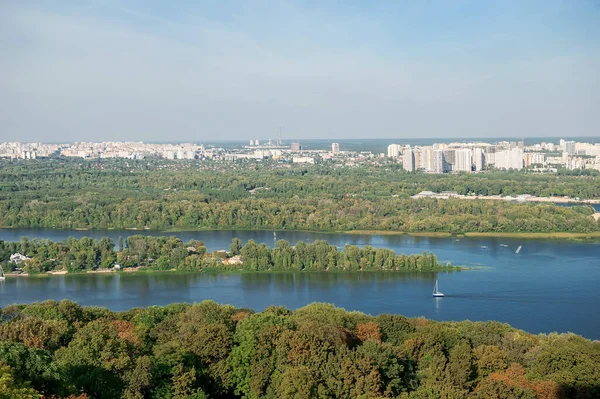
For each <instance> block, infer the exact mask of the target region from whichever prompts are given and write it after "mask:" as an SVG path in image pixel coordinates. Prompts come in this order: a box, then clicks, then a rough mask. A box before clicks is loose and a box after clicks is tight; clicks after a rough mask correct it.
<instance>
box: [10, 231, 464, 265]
mask: <svg viewBox="0 0 600 399" xmlns="http://www.w3.org/2000/svg"><path fill="white" fill-rule="evenodd" d="M119 241H120V242H119V244H118V247H119V248H118V250H116V249H115V244H114V243H113V242H112V240H111V239H110V238H101V239H99V240H95V239H92V238H87V237H84V238H81V239H79V240H77V239H75V238H69V239H67V240H66V241H64V242H53V241H50V240H37V239H33V240H30V239H29V238H27V237H23V238H22V239H21V241H20V242H4V241H0V262H2V263H3V264H4V267H5V270H6V271H14V270H17V269H19V270H22V271H23V272H26V273H43V272H47V271H55V270H65V271H69V272H81V271H89V270H97V269H112V268H114V266H115V265H116V264H118V265H119V267H121V266H123V267H145V268H149V269H152V270H173V269H175V270H182V271H203V270H220V271H237V270H244V271H269V270H272V271H303V270H306V271H370V270H372V271H383V270H387V271H432V270H451V269H453V267H452V266H451V265H450V264H444V265H442V264H440V263H439V262H438V259H437V257H436V256H435V255H434V254H432V253H429V254H427V253H425V252H424V253H423V254H413V255H405V254H401V255H398V254H396V253H395V252H394V251H392V250H390V249H384V248H373V247H372V246H369V245H367V246H364V247H362V248H360V247H358V246H355V245H346V246H345V247H344V248H342V249H338V248H337V247H336V246H335V245H330V244H328V243H327V241H323V240H316V241H314V242H312V243H304V242H302V241H299V242H297V243H296V245H294V246H292V245H291V244H290V243H289V242H288V241H286V240H279V241H277V242H276V244H275V248H271V247H269V246H267V245H266V244H264V243H263V244H258V243H256V241H254V240H249V241H248V242H247V243H246V244H245V245H243V243H242V241H241V240H240V239H238V238H234V239H233V240H232V241H231V245H230V246H229V251H226V250H217V251H214V252H212V253H208V252H207V249H206V246H205V245H204V243H203V242H202V241H198V240H192V241H189V242H187V243H184V242H183V241H182V240H181V239H179V238H177V237H150V236H141V235H136V236H130V237H128V238H127V240H126V247H124V243H123V242H122V240H119ZM16 253H19V254H21V255H24V256H26V257H28V258H29V259H27V260H23V261H21V262H19V264H17V263H16V262H10V261H9V260H10V257H11V255H13V254H16ZM117 262H118V263H117Z"/></svg>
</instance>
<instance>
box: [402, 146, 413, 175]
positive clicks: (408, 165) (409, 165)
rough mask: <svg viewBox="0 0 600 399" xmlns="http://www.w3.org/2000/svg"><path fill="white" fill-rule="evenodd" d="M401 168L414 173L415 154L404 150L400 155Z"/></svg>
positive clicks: (409, 150)
mask: <svg viewBox="0 0 600 399" xmlns="http://www.w3.org/2000/svg"><path fill="white" fill-rule="evenodd" d="M402 167H403V168H404V170H405V171H407V172H414V171H415V153H414V152H413V150H411V149H406V150H404V152H403V153H402Z"/></svg>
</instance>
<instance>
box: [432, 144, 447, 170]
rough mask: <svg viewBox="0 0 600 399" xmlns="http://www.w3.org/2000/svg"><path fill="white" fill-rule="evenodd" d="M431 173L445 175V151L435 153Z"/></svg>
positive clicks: (435, 151)
mask: <svg viewBox="0 0 600 399" xmlns="http://www.w3.org/2000/svg"><path fill="white" fill-rule="evenodd" d="M431 171H432V172H433V173H444V150H441V149H440V150H434V151H433V161H432V168H431Z"/></svg>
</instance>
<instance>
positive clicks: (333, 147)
mask: <svg viewBox="0 0 600 399" xmlns="http://www.w3.org/2000/svg"><path fill="white" fill-rule="evenodd" d="M338 152H340V143H331V153H332V154H337V153H338Z"/></svg>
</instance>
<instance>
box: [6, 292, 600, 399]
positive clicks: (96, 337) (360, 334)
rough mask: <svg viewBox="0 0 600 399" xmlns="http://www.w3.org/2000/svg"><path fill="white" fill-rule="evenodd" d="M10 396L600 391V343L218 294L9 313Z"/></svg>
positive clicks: (83, 398) (526, 395)
mask: <svg viewBox="0 0 600 399" xmlns="http://www.w3.org/2000/svg"><path fill="white" fill-rule="evenodd" d="M0 317H1V319H0V397H1V398H3V399H4V398H8V399H34V398H35V399H38V398H48V399H49V398H69V399H87V398H101V399H112V398H115V399H116V398H125V399H142V398H151V399H154V398H156V399H159V398H160V399H169V398H173V399H175V398H195V399H201V398H215V399H217V398H273V399H275V398H278V399H279V398H281V399H287V398H289V399H292V398H371V399H382V398H400V399H434V398H437V399H440V398H456V399H461V398H481V399H487V398H513V399H514V398H517V399H533V398H546V399H558V398H597V397H598V396H599V395H600V344H599V343H598V342H597V341H596V342H592V341H590V340H587V339H585V338H582V337H581V336H578V335H574V334H555V333H552V334H549V335H544V334H540V335H532V334H529V333H527V332H524V331H521V330H518V329H515V328H512V327H511V326H509V325H507V324H502V323H498V322H471V321H461V322H435V321H431V320H427V319H424V318H406V317H403V316H400V315H393V314H380V315H377V316H371V315H367V314H363V313H360V312H347V311H345V310H344V309H340V308H336V307H334V306H333V305H329V304H323V303H314V304H311V305H308V306H305V307H303V308H300V309H297V310H295V311H292V310H289V309H286V308H284V307H268V308H266V309H265V310H264V311H263V312H254V311H253V310H251V309H243V308H236V307H234V306H231V305H219V304H217V303H215V302H212V301H204V302H201V303H196V304H193V305H191V304H182V303H175V304H171V305H168V306H165V307H157V306H152V307H148V308H137V309H131V310H128V311H125V312H113V311H111V310H109V309H106V308H101V307H81V306H79V305H78V304H77V303H75V302H71V301H67V300H63V301H60V302H55V301H47V302H41V303H33V304H29V305H11V306H7V307H4V308H3V309H1V311H0Z"/></svg>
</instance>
